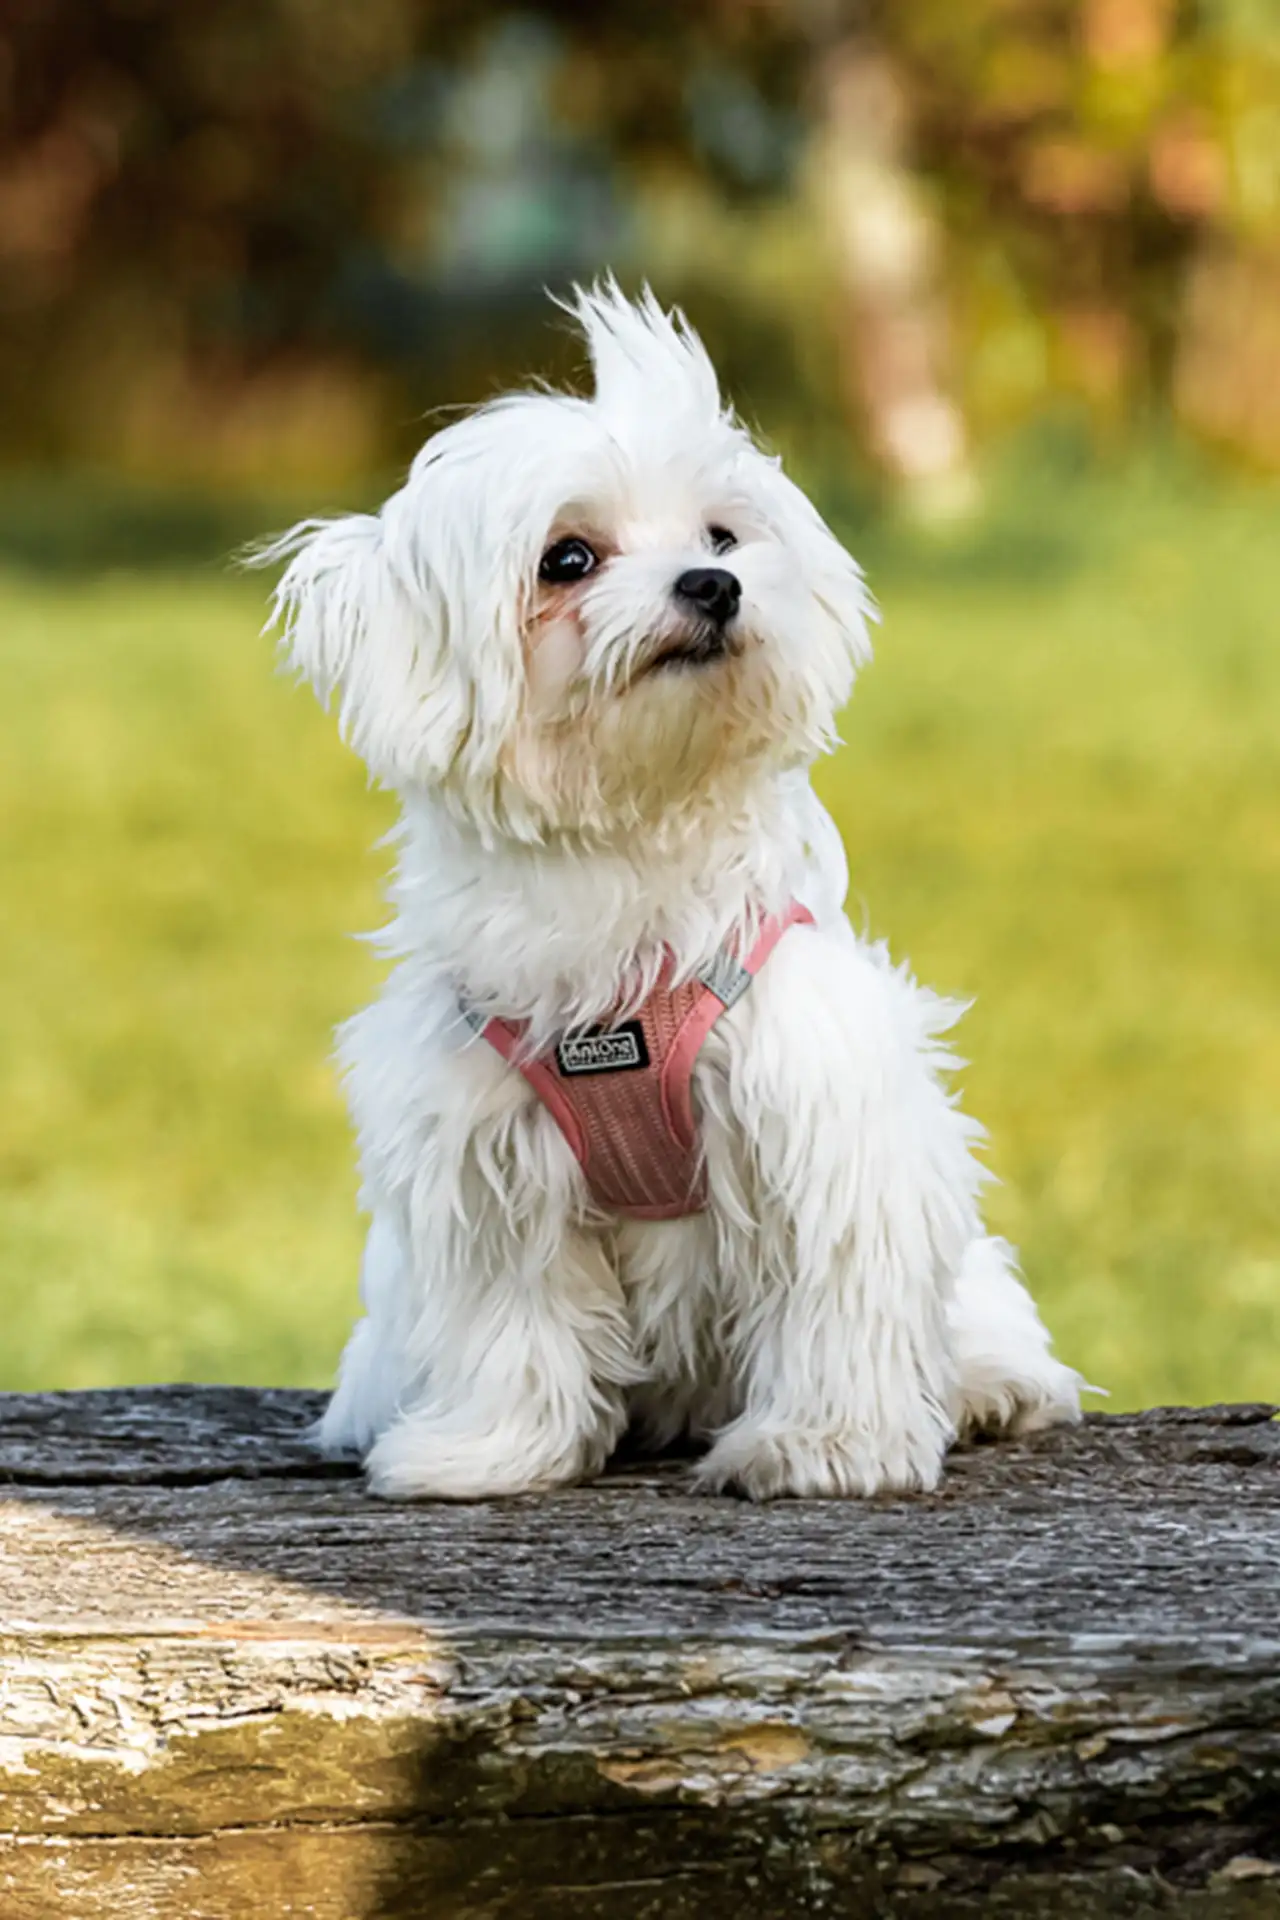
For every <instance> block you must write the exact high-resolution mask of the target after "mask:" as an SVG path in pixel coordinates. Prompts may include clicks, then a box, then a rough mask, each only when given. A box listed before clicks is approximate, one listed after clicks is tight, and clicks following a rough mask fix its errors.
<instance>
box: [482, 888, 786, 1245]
mask: <svg viewBox="0 0 1280 1920" xmlns="http://www.w3.org/2000/svg"><path fill="white" fill-rule="evenodd" d="M812 921H813V915H812V914H811V913H810V912H809V909H808V908H807V907H802V906H801V905H800V903H799V901H796V900H793V901H792V903H791V905H790V906H789V907H788V908H787V910H786V912H785V913H782V914H777V915H771V916H770V917H769V919H767V920H766V921H765V922H764V923H763V925H762V927H761V929H760V932H759V935H758V937H757V939H756V941H755V943H754V945H753V946H752V948H751V950H750V952H749V953H748V954H747V955H746V957H745V959H739V958H738V957H737V956H736V955H735V954H733V953H732V952H730V951H729V950H728V949H727V948H721V950H720V952H719V953H718V954H717V955H716V957H715V959H714V960H713V961H712V962H711V965H710V966H709V967H707V968H706V969H705V971H704V972H703V973H702V974H700V975H699V976H697V977H696V978H695V979H692V980H685V981H683V982H681V984H680V985H679V986H673V985H672V984H671V975H672V972H673V971H674V967H673V963H672V962H671V961H670V960H668V961H667V962H666V964H665V965H664V967H663V969H662V972H661V973H660V974H659V976H658V980H657V983H656V984H655V986H654V988H653V990H652V992H651V993H650V994H649V995H648V997H647V999H646V1000H645V1001H644V1002H643V1004H642V1005H641V1006H639V1007H638V1008H636V1010H635V1012H634V1013H633V1014H632V1015H631V1016H630V1017H629V1018H628V1019H626V1020H623V1021H620V1022H618V1023H617V1024H616V1025H615V1026H612V1027H598V1028H592V1029H590V1030H588V1031H585V1032H575V1033H571V1034H566V1035H565V1037H564V1038H563V1039H562V1040H561V1041H560V1042H559V1044H558V1045H557V1046H556V1047H555V1049H554V1050H553V1051H552V1052H551V1053H550V1054H543V1055H539V1056H538V1057H537V1058H530V1057H529V1056H528V1055H527V1054H526V1052H525V1036H526V1033H527V1024H526V1023H525V1022H523V1021H516V1020H488V1021H484V1020H482V1019H478V1018H477V1017H476V1016H475V1015H473V1014H469V1013H468V1014H467V1015H466V1017H467V1020H468V1022H469V1024H470V1025H471V1026H472V1028H473V1029H474V1030H475V1031H476V1032H477V1033H479V1034H480V1035H481V1036H482V1037H483V1038H484V1039H485V1040H487V1041H488V1042H489V1045H490V1046H491V1047H493V1048H494V1049H495V1050H496V1051H497V1052H498V1053H500V1054H501V1055H502V1057H503V1059H504V1060H506V1061H507V1062H508V1064H509V1065H511V1066H513V1067H514V1068H515V1069H516V1071H517V1072H518V1073H521V1074H523V1075H524V1078H525V1079H526V1080H527V1081H528V1083H529V1085H530V1086H531V1087H532V1088H533V1091H534V1092H535V1093H536V1094H537V1096H538V1098H539V1100H541V1102H542V1104H543V1106H544V1107H546V1109H547V1111H548V1112H549V1113H550V1114H551V1116H552V1118H553V1119H554V1120H555V1122H556V1124H557V1126H558V1127H559V1128H560V1131H561V1132H562V1133H563V1134H564V1137H565V1139H566V1140H567V1141H568V1142H569V1145H570V1146H571V1147H572V1149H573V1152H574V1154H575V1155H576V1157H577V1159H578V1160H579V1162H580V1163H581V1166H582V1170H583V1173H584V1174H585V1175H586V1180H587V1185H588V1187H589V1188H590V1190H591V1195H592V1198H593V1199H594V1200H595V1202H596V1204H597V1206H599V1207H602V1208H603V1209H604V1210H605V1211H606V1212H608V1213H617V1214H621V1215H623V1216H624V1217H625V1218H627V1219H630V1220H677V1219H680V1218H682V1217H683V1216H684V1215H686V1214H691V1213H700V1212H701V1211H702V1210H703V1208H704V1207H705V1206H706V1204H707V1190H706V1170H705V1167H704V1165H703V1159H702V1146H701V1142H700V1140H699V1138H698V1130H697V1124H696V1122H695V1120H694V1115H693V1068H694V1062H695V1061H696V1060H697V1058H698V1055H699V1053H700V1052H701V1051H702V1046H703V1042H704V1041H705V1040H706V1037H707V1035H708V1034H709V1033H710V1031H711V1029H712V1027H713V1026H714V1025H715V1023H716V1021H717V1020H718V1019H719V1018H720V1015H721V1014H722V1013H723V1012H724V1011H725V1009H726V1008H727V1007H731V1006H733V1005H734V1003H735V1002H736V1001H738V1000H740V999H741V998H742V995H743V994H744V993H745V992H746V990H747V988H748V987H749V986H750V985H751V981H752V979H753V977H754V976H755V975H756V974H757V973H758V972H759V971H760V968H761V967H762V966H763V965H764V963H765V961H766V960H767V959H768V958H769V955H770V954H771V953H772V952H773V949H774V948H775V947H776V946H777V944H778V942H779V940H780V939H781V938H782V936H783V934H784V933H785V932H786V931H787V929H788V927H793V926H795V925H796V924H797V923H810V924H811V923H812ZM464 1012H465V1009H464Z"/></svg>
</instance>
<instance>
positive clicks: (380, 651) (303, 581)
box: [247, 513, 473, 787]
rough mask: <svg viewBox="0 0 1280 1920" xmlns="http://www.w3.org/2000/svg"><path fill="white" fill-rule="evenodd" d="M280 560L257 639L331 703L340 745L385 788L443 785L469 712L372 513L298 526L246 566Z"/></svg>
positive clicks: (431, 622)
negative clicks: (270, 634)
mask: <svg viewBox="0 0 1280 1920" xmlns="http://www.w3.org/2000/svg"><path fill="white" fill-rule="evenodd" d="M280 561H286V562H287V563H288V564H287V565H286V567H285V570H284V573H283V574H282V575H281V577H280V580H279V582H278V584H277V586H276V589H275V593H274V595H273V597H272V613H271V619H270V620H269V622H268V628H269V629H270V628H275V629H276V630H277V632H278V633H279V636H280V644H281V650H282V652H283V654H284V656H285V658H286V659H287V660H288V661H289V662H290V664H291V665H292V666H294V667H296V668H297V669H298V671H299V672H300V673H301V674H303V675H304V676H305V677H306V679H308V680H309V681H310V682H311V684H312V686H313V687H314V688H315V690H316V693H317V694H318V696H319V698H320V699H321V701H322V702H323V703H324V704H325V705H326V706H327V705H328V704H329V702H330V700H331V699H332V697H333V695H334V694H335V693H336V694H337V697H338V721H339V725H340V727H341V730H342V737H343V739H344V740H345V741H346V742H347V744H348V745H349V746H350V747H352V748H353V749H354V751H355V752H356V753H358V754H359V755H360V757H361V759H362V760H363V761H364V762H365V764H366V765H367V766H368V768H369V770H370V772H371V773H372V774H374V775H375V776H376V777H377V778H378V779H379V780H382V781H385V782H386V784H387V785H388V786H396V787H401V786H405V785H433V784H435V783H436V782H437V781H439V780H441V779H443V778H444V776H445V774H446V773H447V772H448V770H449V767H450V766H451V764H452V762H453V760H454V758H455V756H456V754H457V752H458V749H459V746H460V745H461V743H462V742H463V741H465V739H466V738H467V735H468V732H469V729H470V727H471V724H472V704H473V701H472V688H471V686H470V684H469V680H468V676H467V675H466V673H465V672H464V670H463V666H462V662H461V661H460V660H459V659H458V658H457V657H456V655H455V654H454V653H453V652H452V651H451V649H450V647H449V644H448V624H449V623H448V618H447V612H446V609H445V606H444V604H443V596H442V594H441V592H440V590H439V588H438V587H437V586H435V585H434V584H433V582H432V581H431V580H430V578H429V577H428V578H425V579H423V578H415V579H414V580H413V581H412V582H407V581H405V580H403V579H401V578H400V577H398V575H397V572H396V570H395V569H394V568H393V567H392V565H391V564H390V561H389V559H388V555H387V549H386V528H385V523H384V521H383V519H382V518H381V516H379V515H376V514H367V513H356V514H350V515H347V516H345V517H344V518H342V519H339V520H304V521H301V522H300V523H299V524H298V525H297V526H296V527H293V528H291V529H290V531H289V532H288V533H285V534H281V535H280V537H279V538H278V539H275V540H271V541H268V542H267V543H265V544H264V545H262V546H260V547H257V548H255V549H254V550H253V552H252V553H251V554H249V556H248V559H247V564H248V565H250V566H254V567H268V566H273V565H277V564H278V563H279V562H280Z"/></svg>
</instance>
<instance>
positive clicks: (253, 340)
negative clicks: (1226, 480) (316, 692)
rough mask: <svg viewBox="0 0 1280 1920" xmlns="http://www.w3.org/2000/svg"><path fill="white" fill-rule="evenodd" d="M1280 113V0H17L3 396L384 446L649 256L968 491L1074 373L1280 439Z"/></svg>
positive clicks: (144, 453)
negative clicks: (574, 300)
mask: <svg viewBox="0 0 1280 1920" xmlns="http://www.w3.org/2000/svg"><path fill="white" fill-rule="evenodd" d="M1278 129H1280V48H1278V35H1277V29H1276V26H1275V24H1274V23H1273V21H1272V9H1271V7H1270V5H1269V0H1198V4H1196V5H1192V4H1191V0H1178V3H1177V4H1175V0H967V4H966V5H965V6H964V7H958V6H956V5H955V3H954V0H611V4H608V5H599V6H595V7H591V8H588V7H586V6H584V5H582V4H581V0H544V4H539V5H536V6H535V5H530V6H526V7H523V8H518V7H513V6H511V5H509V4H506V3H505V0H363V4H362V5H361V6H359V7H357V8H352V7H349V6H347V5H344V4H341V0H200V4H198V5H196V4H190V5H187V6H182V7H174V6H172V5H168V4H166V3H165V0H6V8H5V11H4V13H3V14H0V345H2V347H3V352H2V353H0V408H2V409H3V414H4V418H5V421H6V424H7V429H8V441H9V446H10V448H11V450H13V451H26V452H30V451H32V450H36V451H40V452H43V453H45V454H47V455H51V456H64V457H65V456H72V455H74V456H78V457H84V456H86V455H88V456H90V457H97V458H103V459H110V460H113V461H116V462H124V463H126V464H128V463H130V462H132V463H134V464H147V463H150V464H152V465H156V464H158V465H161V466H166V465H168V466H173V465H177V466H179V467H181V466H184V465H185V466H187V467H189V468H190V469H191V470H193V471H196V472H199V473H201V474H202V475H205V476H208V475H210V474H216V473H218V472H219V471H225V472H228V473H234V474H236V475H237V476H238V477H241V478H243V477H246V476H248V477H253V476H254V475H255V474H257V475H265V474H268V473H269V474H273V475H275V476H277V477H295V478H299V479H301V478H303V477H304V476H306V477H308V478H310V477H312V476H314V474H315V473H317V472H324V471H331V472H336V471H340V470H348V471H349V470H351V469H359V468H361V467H362V466H367V465H368V464H369V463H370V462H371V461H372V460H373V459H375V458H377V457H379V456H384V457H385V456H386V455H387V454H388V453H397V452H399V451H401V443H402V440H403V439H404V438H407V437H408V436H409V435H410V434H411V433H416V432H417V431H418V429H417V428H416V427H415V426H414V424H413V421H412V417H411V416H412V413H413V411H414V409H415V407H416V406H419V405H421V404H422V403H423V402H431V401H435V400H439V399H442V398H445V397H446V394H447V391H448V390H449V389H452V388H456V389H457V390H460V391H462V392H464V393H466V392H474V391H477V390H483V387H484V386H486V385H487V384H489V383H490V382H491V381H492V379H493V378H494V376H495V374H498V375H505V374H506V373H507V371H508V370H509V369H510V368H511V367H512V366H515V365H518V364H520V363H521V362H523V361H524V360H525V359H526V358H527V357H528V349H527V346H526V334H527V328H528V324H529V318H530V314H531V311H532V308H533V304H534V301H535V299H537V300H539V303H540V288H541V286H542V285H543V284H544V283H545V282H547V281H548V280H550V281H554V282H562V281H563V280H565V279H567V278H569V277H571V276H573V275H574V274H585V273H590V272H592V271H594V270H596V269H597V268H598V267H599V266H601V265H603V264H605V263H606V262H609V261H612V262H613V263H615V264H617V265H618V267H619V269H620V270H621V271H622V272H623V273H624V275H627V274H629V273H632V272H634V270H635V269H637V268H640V269H648V270H650V271H653V272H654V273H655V275H656V276H657V277H659V278H660V279H661V281H662V285H663V290H664V291H668V292H675V293H679V292H681V291H686V292H687V293H688V294H689V296H690V297H691V298H692V299H694V300H695V303H696V304H697V307H698V311H699V317H700V319H703V320H704V322H707V323H708V324H709V327H710V330H711V332H712V334H713V337H715V336H716V335H717V334H719V335H720V336H721V337H720V338H718V339H717V340H716V344H717V346H718V347H719V348H720V349H721V351H725V352H727V357H728V360H729V365H730V371H731V375H732V376H733V377H734V378H735V379H736V380H737V381H739V382H740V381H741V373H742V369H743V367H744V366H745V367H746V368H747V371H748V372H749V374H750V376H751V377H750V378H749V379H748V381H747V383H746V384H747V386H748V389H749V390H750V389H751V388H752V387H755V388H757V389H758V390H761V391H763V390H767V388H768V385H769V382H770V379H771V378H772V379H773V380H774V381H775V382H776V383H778V384H785V383H786V382H788V381H790V382H793V383H794V381H795V380H797V379H800V378H801V377H807V378H808V379H809V381H810V383H811V385H812V387H814V388H816V389H818V390H820V391H822V392H826V391H831V390H835V391H838V392H840V393H841V394H842V395H843V396H844V404H845V406H846V407H847V409H848V410H849V413H850V414H851V415H852V416H853V417H854V418H855V419H856V421H857V423H858V437H859V439H860V442H861V444H862V445H863V447H864V448H865V450H866V452H867V453H868V454H869V456H870V458H871V459H872V461H873V462H874V463H875V464H876V465H878V466H879V467H880V468H881V470H882V471H883V472H885V473H886V474H887V475H888V476H889V477H890V478H891V479H894V480H896V481H897V483H899V484H901V485H911V486H915V487H920V488H924V489H925V490H926V491H928V490H932V492H933V494H934V496H935V497H942V498H955V497H957V495H958V494H960V493H962V492H963V488H964V485H965V478H966V474H967V470H968V458H969V455H968V445H969V438H970V434H971V432H976V433H977V434H979V435H981V434H983V433H985V432H987V431H988V430H990V429H991V428H993V427H996V426H999V425H1001V424H1002V423H1003V422H1004V421H1006V420H1007V419H1009V418H1012V417H1015V416H1016V415H1018V414H1019V413H1021V412H1024V411H1026V410H1027V409H1028V408H1029V407H1032V406H1034V405H1036V404H1038V403H1040V402H1041V401H1042V400H1043V399H1044V398H1045V397H1046V396H1049V395H1052V394H1053V393H1055V392H1058V391H1062V390H1064V389H1065V390H1067V391H1069V392H1072V393H1074V394H1076V395H1078V396H1079V397H1080V398H1081V399H1082V400H1083V401H1084V402H1085V403H1086V404H1087V405H1088V406H1089V407H1090V408H1091V409H1092V410H1093V411H1094V412H1095V414H1097V415H1098V416H1099V417H1101V418H1104V419H1110V420H1112V421H1116V422H1120V421H1123V420H1126V419H1128V418H1130V417H1132V416H1133V415H1134V414H1135V413H1138V414H1141V413H1143V412H1145V411H1146V410H1147V409H1148V408H1149V407H1150V406H1151V405H1152V404H1153V403H1155V402H1163V401H1164V400H1166V399H1170V398H1171V399H1172V400H1173V402H1174V404H1175V405H1176V406H1177V407H1178V408H1179V409H1180V410H1181V411H1182V413H1183V415H1184V416H1185V417H1186V418H1187V419H1188V420H1189V421H1191V422H1193V423H1194V424H1195V425H1197V426H1198V427H1199V428H1201V429H1202V430H1205V431H1208V432H1211V433H1212V434H1213V435H1214V436H1215V437H1216V438H1218V439H1220V440H1222V441H1224V442H1227V443H1231V444H1236V445H1241V446H1244V447H1245V448H1247V449H1248V450H1249V451H1250V452H1251V453H1252V454H1253V455H1254V456H1255V457H1257V458H1260V459H1264V460H1269V461H1272V462H1274V463H1277V464H1280V400H1275V399H1273V398H1271V397H1270V396H1271V395H1274V394H1276V393H1277V392H1280V383H1277V382H1276V381H1275V379H1274V372H1275V369H1276V340H1275V320H1274V315H1275V314H1276V311H1277V302H1276V298H1275V295H1276V291H1277V288H1278V286H1280V265H1278V264H1277V260H1278V257H1280V255H1278V249H1280V184H1278V183H1280V132H1278ZM819 320H820V321H821V323H822V325H821V327H820V328H819V327H817V326H816V325H815V322H817V321H819ZM819 332H821V333H823V336H824V337H823V339H822V340H818V339H817V338H816V335H817V334H818V333H819ZM537 357H538V358H539V359H541V358H542V357H543V355H542V353H541V352H539V353H538V356H537ZM482 363H483V364H482ZM771 369H776V371H774V372H772V373H771ZM1264 393H1265V396H1266V397H1262V396H1264Z"/></svg>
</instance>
